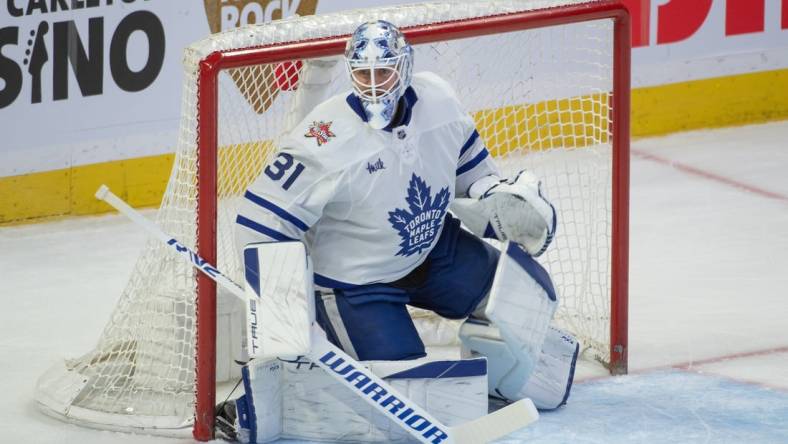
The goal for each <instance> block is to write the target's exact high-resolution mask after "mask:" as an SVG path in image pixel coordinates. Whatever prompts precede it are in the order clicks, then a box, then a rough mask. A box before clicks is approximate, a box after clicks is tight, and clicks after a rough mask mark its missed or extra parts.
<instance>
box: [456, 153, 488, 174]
mask: <svg viewBox="0 0 788 444" xmlns="http://www.w3.org/2000/svg"><path fill="white" fill-rule="evenodd" d="M489 154H490V153H489V152H488V151H487V148H485V149H483V150H481V151H479V154H477V155H476V157H474V158H473V159H471V160H469V161H467V162H465V163H464V164H463V165H462V166H461V167H459V168H457V175H458V176H459V175H460V174H462V173H467V172H468V171H470V170H472V169H473V168H474V167H476V165H478V164H480V163H481V161H482V160H484V159H485V158H487V156H488V155H489Z"/></svg>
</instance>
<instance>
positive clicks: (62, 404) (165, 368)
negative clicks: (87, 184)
mask: <svg viewBox="0 0 788 444" xmlns="http://www.w3.org/2000/svg"><path fill="white" fill-rule="evenodd" d="M375 19H385V20H388V21H390V22H392V23H394V24H396V25H398V26H399V27H400V28H401V29H402V30H403V31H404V33H405V34H406V36H407V37H408V39H409V41H410V42H411V44H413V45H414V49H415V68H414V71H415V72H418V71H422V70H430V71H434V72H436V73H437V74H438V75H440V76H441V77H443V78H444V79H446V80H447V81H448V82H449V83H451V84H452V86H453V87H454V88H455V90H456V91H457V94H458V97H459V98H460V100H461V101H462V102H463V104H464V105H465V106H466V108H467V109H468V110H469V111H470V112H471V114H472V116H473V117H474V119H475V121H476V124H477V128H478V130H479V133H480V135H481V137H482V138H483V139H484V141H485V143H486V145H487V147H488V149H489V150H490V152H491V154H492V155H493V156H495V157H496V158H497V163H498V164H499V166H500V167H501V170H502V173H503V174H504V175H506V176H509V175H512V174H513V173H515V172H517V171H518V170H520V169H523V168H528V169H531V170H533V171H534V172H535V173H536V174H537V176H539V177H540V178H541V179H542V180H543V184H544V189H545V190H546V192H547V195H548V197H549V198H550V200H551V201H552V202H553V204H554V205H555V207H556V210H557V211H558V222H559V225H558V228H557V234H556V238H555V240H554V242H553V244H552V245H551V247H550V248H549V249H548V251H547V252H546V253H545V254H544V255H543V256H541V257H540V258H539V259H538V260H539V262H540V263H542V264H543V265H544V266H545V267H546V268H547V269H548V271H549V272H550V274H551V276H552V278H553V280H554V283H555V286H556V289H557V292H558V295H559V298H560V301H561V306H560V308H559V311H558V313H557V314H556V323H557V324H558V325H559V326H560V327H563V328H566V329H568V330H569V331H571V332H573V333H575V334H576V335H577V336H578V337H579V339H580V340H581V341H582V343H583V346H584V355H585V356H588V357H592V358H594V359H597V360H599V361H601V362H604V363H606V364H607V365H608V366H609V369H610V370H611V372H612V373H625V372H626V368H627V367H626V362H627V361H626V360H627V269H628V264H627V260H628V257H627V254H628V195H629V77H630V73H629V63H630V59H629V57H630V43H629V39H630V37H629V32H630V31H629V16H628V13H627V12H626V10H625V9H624V7H623V6H622V5H621V4H620V2H618V1H607V0H601V1H581V0H533V1H516V0H509V1H486V0H484V1H465V2H457V3H450V2H442V3H427V4H417V5H406V6H395V7H386V8H377V9H369V10H355V11H345V12H340V13H334V14H327V15H322V16H306V17H296V18H290V19H286V20H280V21H276V22H273V23H270V24H265V25H258V26H249V27H244V28H240V29H235V30H230V31H226V32H222V33H219V34H216V35H213V36H210V37H208V38H206V39H205V40H203V41H200V42H198V43H196V44H194V45H192V46H190V47H189V48H188V49H187V50H186V52H185V57H184V65H185V72H186V74H185V81H184V88H183V99H182V100H183V103H182V119H181V124H180V137H179V140H178V147H177V152H176V157H175V163H174V166H173V170H172V174H171V177H170V181H169V183H168V186H167V189H166V192H165V195H164V198H163V201H162V204H161V208H160V209H159V211H158V213H157V216H156V223H157V224H158V225H160V226H161V227H162V228H163V229H164V231H165V232H167V233H169V234H170V235H171V236H173V237H175V238H177V239H179V240H180V241H181V242H182V243H184V244H185V245H187V246H190V247H192V248H195V249H197V250H198V252H199V254H200V255H201V256H202V257H204V258H205V259H206V260H208V261H209V262H211V263H213V264H217V265H218V268H219V269H220V270H222V271H223V272H224V273H225V274H227V275H228V276H230V277H232V278H234V279H235V280H236V281H237V282H242V279H243V273H242V267H241V263H240V260H239V259H240V254H239V253H238V252H237V251H235V245H234V242H233V235H232V231H233V225H234V221H235V209H236V207H237V205H238V202H239V200H240V196H241V195H242V193H243V192H244V190H245V188H246V186H247V185H248V184H249V183H251V181H252V180H253V179H254V178H255V177H256V176H257V175H258V174H259V173H260V171H261V170H262V168H263V166H264V165H265V164H266V163H267V162H268V159H270V158H271V154H272V153H273V152H274V151H275V149H276V146H277V137H278V136H279V135H280V134H281V132H282V130H283V129H284V128H285V127H286V125H287V122H290V121H291V120H292V118H293V116H292V113H293V112H294V111H293V110H294V108H295V107H294V106H293V102H294V97H297V96H298V94H299V93H298V90H297V89H295V88H293V86H297V80H298V78H299V76H298V74H299V73H298V70H300V69H303V68H302V67H303V66H308V65H309V64H308V63H302V62H304V61H308V60H311V59H314V58H322V57H329V56H336V55H339V54H341V53H342V52H343V49H344V46H345V41H346V39H347V37H348V36H349V34H350V33H351V32H352V31H353V30H354V29H355V28H356V27H357V26H358V25H359V24H360V23H362V22H365V21H369V20H375ZM296 61H298V62H296ZM294 62H295V63H294ZM322 88H323V89H324V90H325V92H328V93H338V92H342V91H349V90H350V85H349V82H348V80H347V74H346V73H345V71H344V68H342V67H340V68H339V69H338V70H336V73H335V74H334V75H333V76H332V80H331V82H328V83H326V84H325V85H324V86H323V87H322ZM216 301H217V298H216V286H215V284H214V283H213V281H211V280H210V279H208V278H206V277H204V276H202V275H199V273H197V272H196V271H195V270H194V269H193V268H192V267H191V265H190V264H188V263H186V262H185V261H183V259H182V258H180V257H178V256H176V255H175V254H173V253H171V252H170V250H169V249H167V248H166V247H162V246H160V245H159V243H158V241H155V240H151V241H149V244H148V245H147V246H146V248H145V250H144V251H143V253H142V255H141V257H140V258H139V259H138V261H137V263H136V265H135V269H134V270H133V273H132V276H131V278H130V280H129V283H128V285H127V287H126V289H125V291H124V292H123V294H122V295H121V297H120V300H119V302H118V305H117V307H116V308H115V310H114V312H113V314H112V316H111V319H110V321H109V323H108V324H107V326H106V327H105V329H104V331H103V333H102V336H101V338H100V340H99V342H98V344H97V345H96V348H95V349H94V350H93V351H91V352H89V353H87V354H86V355H84V356H82V357H80V358H77V359H73V360H67V361H65V362H64V363H61V364H60V365H57V366H55V367H53V368H52V369H50V370H49V371H48V372H47V373H46V374H45V375H44V376H42V377H41V379H40V380H39V384H38V387H37V391H36V398H37V400H38V402H39V404H40V405H41V406H43V408H44V410H45V411H46V412H47V413H49V414H52V415H55V416H57V417H60V418H61V419H66V420H68V421H71V422H75V423H79V424H81V425H86V426H90V427H96V428H105V429H113V430H127V431H129V430H130V431H140V432H146V433H154V434H163V435H176V436H182V435H183V434H184V433H186V434H188V432H189V431H190V430H192V429H193V434H194V437H195V438H197V439H199V440H208V439H211V438H212V436H213V422H214V413H213V409H214V403H215V398H216V392H215V388H216V365H217V364H216V356H217V346H216V323H217V308H216V307H217V303H216ZM239 334H240V333H239ZM221 350H222V348H221V347H219V350H218V351H219V352H221ZM220 355H221V356H223V359H228V358H227V353H220ZM220 364H221V361H220Z"/></svg>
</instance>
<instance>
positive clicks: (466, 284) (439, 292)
mask: <svg viewBox="0 0 788 444" xmlns="http://www.w3.org/2000/svg"><path fill="white" fill-rule="evenodd" d="M499 254H500V253H499V252H498V250H497V249H495V248H494V247H492V246H491V245H489V244H488V243H486V242H484V241H483V240H481V239H479V238H478V237H476V236H474V235H473V234H471V233H469V232H468V231H465V230H463V229H462V228H460V222H459V220H457V219H453V218H452V217H451V215H447V216H446V220H445V222H444V229H443V232H442V233H441V236H440V238H439V239H438V241H437V243H436V244H435V247H434V248H433V249H432V251H431V252H430V254H429V255H428V257H427V259H426V260H425V262H424V263H423V264H422V265H419V266H418V267H416V268H415V269H414V270H413V271H411V273H410V274H408V275H407V276H405V277H404V278H402V279H399V280H398V281H395V282H391V283H378V284H370V285H361V286H358V287H353V288H351V289H334V290H333V292H321V293H317V294H316V299H317V300H316V307H317V321H318V323H319V324H320V326H321V327H322V328H323V330H325V331H326V334H327V335H328V338H329V340H330V341H331V342H333V343H334V344H335V345H337V346H338V347H340V348H342V349H343V350H344V351H345V352H346V353H348V354H350V355H351V356H354V357H355V358H356V359H360V360H365V361H366V360H381V361H392V360H403V359H416V358H420V357H423V356H425V355H426V354H425V351H424V343H423V342H422V341H421V338H420V337H419V334H418V332H417V331H416V327H415V326H414V325H413V321H412V319H411V317H410V314H409V313H408V309H407V305H411V306H414V307H418V308H423V309H426V310H430V311H433V312H435V313H437V314H438V315H440V316H442V317H445V318H449V319H462V318H465V317H467V316H468V315H470V314H471V313H472V312H473V311H474V309H476V307H477V306H478V305H479V303H480V302H481V301H482V299H484V297H485V296H486V295H487V293H488V292H489V290H490V286H491V285H492V282H493V277H494V275H495V268H496V265H497V263H498V256H499Z"/></svg>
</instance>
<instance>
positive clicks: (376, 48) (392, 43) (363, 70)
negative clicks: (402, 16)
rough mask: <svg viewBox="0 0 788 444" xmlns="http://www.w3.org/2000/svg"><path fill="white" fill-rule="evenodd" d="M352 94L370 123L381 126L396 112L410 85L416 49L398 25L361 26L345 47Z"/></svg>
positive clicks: (373, 125)
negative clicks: (356, 98)
mask: <svg viewBox="0 0 788 444" xmlns="http://www.w3.org/2000/svg"><path fill="white" fill-rule="evenodd" d="M345 60H346V61H347V67H348V71H349V73H350V80H351V83H353V94H354V95H355V96H356V97H358V99H359V100H360V101H361V104H362V105H363V107H364V112H365V113H366V116H367V123H369V125H370V126H371V127H372V128H375V129H382V128H385V127H386V126H387V125H389V124H390V123H391V121H392V119H393V118H394V113H395V112H396V111H397V102H398V101H399V98H400V97H402V95H403V94H404V93H405V90H406V89H407V88H408V86H409V85H410V80H411V73H412V70H413V48H411V46H410V45H409V44H408V42H407V41H406V40H405V36H404V35H403V34H402V32H400V30H399V29H397V27H396V26H394V25H392V24H391V23H389V22H386V21H383V20H378V21H375V22H367V23H364V24H362V25H361V26H359V27H358V28H357V29H356V31H355V32H353V35H352V36H351V37H350V40H348V42H347V46H346V47H345Z"/></svg>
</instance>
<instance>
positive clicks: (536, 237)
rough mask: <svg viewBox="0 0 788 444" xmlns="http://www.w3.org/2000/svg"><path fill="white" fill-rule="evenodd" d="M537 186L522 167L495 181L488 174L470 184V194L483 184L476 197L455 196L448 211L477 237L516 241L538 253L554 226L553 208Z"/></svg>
mask: <svg viewBox="0 0 788 444" xmlns="http://www.w3.org/2000/svg"><path fill="white" fill-rule="evenodd" d="M477 185H478V186H477ZM489 185H492V186H489ZM541 185H542V182H541V181H540V180H538V179H537V178H536V176H534V175H533V174H531V173H530V172H528V171H525V170H523V171H520V172H519V173H518V174H517V176H515V177H514V178H512V179H504V180H500V181H498V182H495V181H494V176H488V177H485V178H482V179H480V180H479V181H477V182H476V183H474V185H473V186H471V190H470V191H469V194H470V195H471V196H475V195H476V193H474V188H479V186H483V187H485V186H486V187H487V188H486V190H485V191H484V192H483V193H481V195H480V196H479V197H478V199H476V198H459V199H455V200H454V202H453V203H452V206H451V210H452V212H453V213H454V214H455V215H457V217H459V218H460V220H461V221H462V222H463V223H464V224H465V225H466V226H467V227H468V229H469V230H471V232H473V233H474V234H476V235H477V236H480V237H487V238H492V239H498V240H500V241H507V240H508V241H512V242H516V243H518V244H520V245H522V246H523V247H525V250H526V251H527V252H528V253H529V254H531V255H532V256H539V255H540V254H542V253H544V251H545V250H546V249H547V247H548V245H550V242H551V241H552V240H553V235H554V234H555V227H556V215H555V208H553V205H552V204H551V203H550V202H549V201H547V199H545V197H544V195H543V193H542V187H541Z"/></svg>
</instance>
